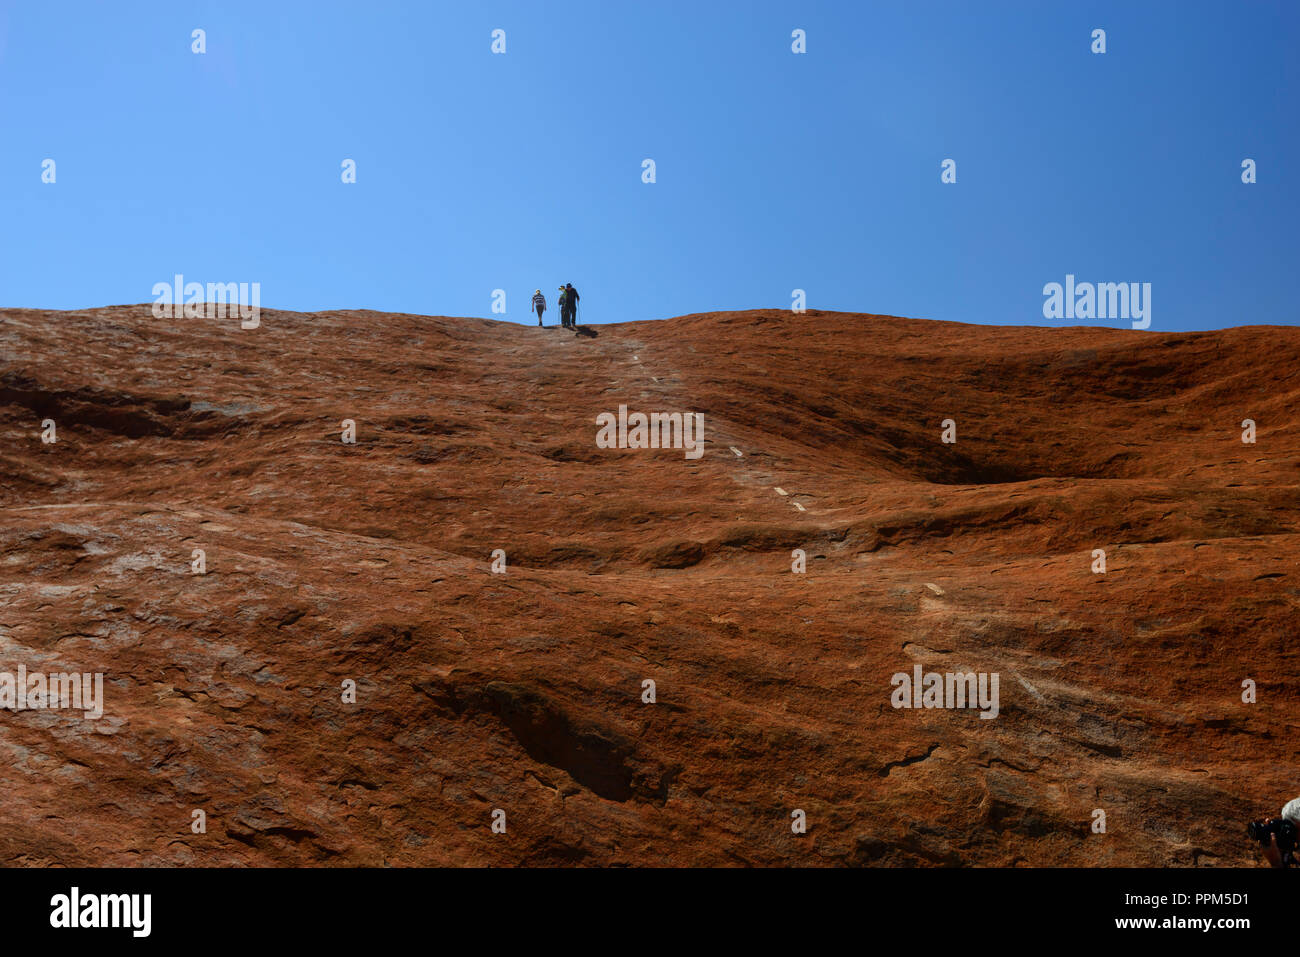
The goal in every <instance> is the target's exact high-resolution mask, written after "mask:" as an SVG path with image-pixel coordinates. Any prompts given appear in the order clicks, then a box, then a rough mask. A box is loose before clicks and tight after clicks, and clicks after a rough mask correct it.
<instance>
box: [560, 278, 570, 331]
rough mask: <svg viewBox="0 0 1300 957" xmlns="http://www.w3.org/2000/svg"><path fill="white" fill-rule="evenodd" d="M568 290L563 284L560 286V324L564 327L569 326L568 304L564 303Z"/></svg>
mask: <svg viewBox="0 0 1300 957" xmlns="http://www.w3.org/2000/svg"><path fill="white" fill-rule="evenodd" d="M567 293H568V290H567V289H565V288H564V287H563V286H561V287H560V325H561V326H564V327H565V328H566V329H567V328H568V326H569V306H568V304H567V303H566V301H565V299H566V294H567Z"/></svg>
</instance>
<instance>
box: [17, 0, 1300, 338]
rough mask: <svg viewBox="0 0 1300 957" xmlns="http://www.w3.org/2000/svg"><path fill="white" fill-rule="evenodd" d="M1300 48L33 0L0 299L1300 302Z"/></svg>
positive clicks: (1136, 11)
mask: <svg viewBox="0 0 1300 957" xmlns="http://www.w3.org/2000/svg"><path fill="white" fill-rule="evenodd" d="M1098 27H1100V28H1103V29H1105V30H1106V34H1107V52H1106V53H1105V54H1104V55H1096V54H1093V53H1092V52H1090V44H1091V39H1090V34H1091V31H1092V30H1093V29H1094V28H1098ZM195 28H202V29H204V30H205V31H206V42H207V52H206V53H205V54H203V55H197V54H194V53H192V52H191V42H192V41H191V31H192V30H194V29H195ZM496 28H500V29H504V30H505V31H506V53H505V54H504V55H494V54H493V53H492V52H491V32H492V31H493V30H494V29H496ZM795 28H801V29H804V30H805V31H806V32H807V46H808V52H807V53H806V54H803V55H796V54H794V53H792V52H791V49H790V45H791V31H792V30H794V29H795ZM1298 49H1300V3H1296V2H1289V0H1281V2H1267V0H1239V2H1214V3H1210V2H1189V0H1179V2H1177V3H1175V2H1173V0H1159V2H1136V0H1124V2H1116V3H1066V2H1044V0H1026V2H1023V3H1005V2H979V3H975V2H968V0H955V2H920V0H909V2H898V3H871V2H866V0H853V2H849V0H844V2H815V0H798V2H774V0H773V2H751V0H745V2H741V0H693V2H692V0H653V2H630V0H592V2H577V0H547V2H539V0H524V2H512V3H507V2H469V0H463V2H447V3H441V2H408V3H397V2H386V0H364V2H349V3H346V4H344V3H337V2H333V0H316V2H310V3H306V2H303V3H298V2H282V0H260V2H249V0H221V2H185V0H167V2H162V0H159V2H154V3H141V2H129V0H84V2H66V3H65V2H56V0H30V2H15V3H10V4H7V5H0V212H2V214H0V224H3V234H4V238H3V240H2V242H3V256H2V257H0V306H26V307H42V308H56V309H70V308H81V307H89V306H98V305H107V304H115V303H127V302H147V301H150V300H151V299H152V294H151V289H152V287H153V284H154V283H156V282H161V281H169V280H170V279H171V277H172V275H173V274H174V273H177V272H180V273H183V274H184V275H185V276H186V278H187V279H188V280H196V281H200V282H226V281H246V282H253V281H256V282H260V283H261V288H262V305H263V307H264V308H284V309H296V310H305V311H313V310H322V309H335V308H369V309H378V310H386V311H401V312H413V313H425V314H439V315H477V316H490V315H491V294H492V290H494V289H496V288H503V289H505V290H506V292H507V305H508V310H509V311H508V313H507V315H506V316H505V317H504V318H508V319H511V320H515V321H530V319H529V317H528V316H527V308H528V299H529V297H530V295H531V294H532V291H533V289H534V288H535V287H537V286H541V287H542V288H543V290H544V291H545V292H546V293H547V296H548V299H549V300H550V301H551V302H552V312H550V313H548V319H550V320H554V319H556V318H557V316H556V313H555V311H554V290H555V287H556V286H557V285H559V284H560V283H562V282H565V281H572V282H573V283H574V284H575V285H576V286H577V287H578V288H579V289H580V290H581V292H582V296H583V306H584V310H583V320H584V321H589V322H602V321H623V320H632V319H650V318H660V317H665V316H673V315H680V314H682V313H688V312H703V311H711V310H721V309H745V308H759V307H782V308H788V307H789V306H790V303H791V290H793V289H795V288H802V289H804V290H806V291H807V297H808V307H809V308H813V309H839V310H848V311H861V312H878V313H889V314H895V315H905V316H920V317H927V318H937V319H952V320H959V321H965V322H988V323H1001V324H1026V323H1028V324H1036V325H1052V324H1053V323H1052V322H1051V321H1049V320H1045V319H1044V318H1043V315H1042V304H1043V294H1042V288H1043V285H1044V284H1045V283H1048V282H1053V281H1056V282H1063V281H1064V277H1065V275H1066V274H1067V273H1072V274H1074V275H1076V276H1077V277H1078V279H1079V280H1080V281H1084V280H1087V281H1096V282H1120V281H1126V282H1150V283H1151V284H1152V318H1153V322H1152V325H1151V328H1152V329H1153V330H1170V329H1202V328H1215V327H1222V326H1229V325H1241V324H1247V323H1284V324H1294V323H1296V321H1297V318H1298V315H1297V305H1296V303H1297V293H1296V289H1295V284H1296V282H1297V272H1298V270H1297V265H1298V264H1300V233H1298V230H1300V224H1298V220H1300V217H1298V216H1297V213H1300V203H1298V202H1297V198H1298V197H1300V191H1298V187H1297V182H1298V180H1300V155H1297V143H1298V140H1300V130H1298V126H1300V124H1298V122H1297V121H1298V120H1300V95H1298V94H1300V89H1298V87H1300V77H1298V73H1297V71H1298V69H1300V67H1298V66H1297V64H1298V63H1300V56H1298V55H1297V50H1298ZM1247 157H1249V158H1251V159H1254V160H1255V161H1256V162H1257V164H1258V174H1257V175H1258V182H1257V183H1256V184H1254V185H1249V186H1248V185H1244V184H1243V183H1242V182H1241V165H1240V164H1241V161H1242V160H1243V159H1244V158H1247ZM46 158H52V159H54V160H55V162H56V164H57V167H56V172H57V182H56V183H55V184H53V185H48V184H43V183H42V182H41V163H42V161H43V160H44V159H46ZM345 158H351V159H354V160H355V161H356V163H357V180H358V181H357V183H356V184H355V185H345V184H343V183H342V182H340V172H341V170H340V164H341V162H342V161H343V160H344V159H345ZM645 158H651V159H653V160H655V162H656V164H657V178H658V181H657V182H656V183H655V184H653V185H647V184H644V183H642V181H641V163H642V160H643V159H645ZM947 158H952V159H954V160H955V161H956V163H957V183H956V184H955V185H945V184H943V183H941V182H940V164H941V162H942V161H943V160H944V159H947ZM1059 324H1070V323H1064V322H1062V323H1059ZM1097 324H1100V325H1113V326H1117V327H1127V326H1128V323H1126V322H1124V321H1122V320H1108V321H1099V322H1098V323H1097Z"/></svg>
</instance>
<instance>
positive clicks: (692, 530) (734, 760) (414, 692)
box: [0, 306, 1300, 866]
mask: <svg viewBox="0 0 1300 957" xmlns="http://www.w3.org/2000/svg"><path fill="white" fill-rule="evenodd" d="M590 331H591V332H594V333H596V335H594V336H573V335H571V334H569V333H567V332H562V331H560V330H557V329H553V328H548V329H538V328H536V327H529V326H527V325H524V326H518V325H511V324H504V323H497V322H488V321H484V320H477V319H448V318H437V317H422V316H410V315H388V314H380V313H373V312H364V311H352V312H332V313H316V314H303V313H290V312H274V311H264V312H263V315H262V323H261V327H260V328H258V329H256V330H240V329H239V328H238V323H237V321H233V320H213V319H189V320H159V319H155V318H153V317H152V316H151V314H150V310H149V307H148V306H117V307H110V308H104V309H94V310H87V311H82V312H43V311H38V310H22V309H10V310H2V311H0V358H2V362H0V438H2V441H0V479H2V482H3V487H2V489H0V515H3V522H2V523H0V671H13V670H15V669H16V668H17V666H18V665H19V664H23V665H24V666H25V667H26V668H27V669H28V670H38V669H44V670H46V671H72V670H76V671H90V672H94V671H100V672H103V673H104V675H105V682H106V684H105V698H106V702H105V715H104V717H103V718H102V719H100V720H98V721H87V720H83V719H81V718H80V717H78V716H76V715H75V714H73V713H69V712H66V711H32V710H28V711H19V712H0V767H3V768H4V771H3V772H2V773H3V780H4V790H5V800H4V801H3V803H0V862H2V863H4V864H8V865H23V864H27V865H47V864H63V865H143V864H151V865H158V864H164V865H165V864H178V865H180V864H184V865H243V864H253V865H270V864H280V865H314V864H343V865H379V864H393V865H426V864H469V865H485V864H491V865H509V864H601V865H646V864H656V865H663V864H676V865H692V864H708V865H716V864H760V865H796V866H803V865H864V864H869V865H916V864H922V865H929V864H940V865H956V864H980V865H1010V864H1018V863H1028V864H1036V865H1055V864H1064V865H1135V864H1155V865H1178V866H1193V865H1225V864H1246V863H1250V862H1251V861H1252V860H1254V857H1253V855H1252V851H1251V848H1250V847H1249V846H1248V844H1247V842H1246V840H1245V835H1244V821H1245V820H1247V819H1249V818H1251V817H1258V816H1263V815H1266V814H1272V813H1276V811H1277V810H1278V808H1280V806H1281V804H1282V803H1283V802H1284V801H1285V800H1287V799H1289V798H1291V797H1295V796H1296V795H1297V794H1300V775H1297V773H1296V771H1297V768H1296V752H1297V745H1296V742H1297V740H1300V739H1298V738H1297V735H1300V719H1298V717H1297V715H1298V713H1300V712H1298V710H1297V690H1296V687H1297V678H1300V657H1298V656H1297V652H1296V650H1295V640H1296V637H1297V622H1300V613H1298V609H1300V577H1298V576H1300V569H1298V568H1297V556H1298V554H1300V547H1298V546H1300V538H1298V537H1297V505H1300V493H1298V491H1297V485H1298V480H1300V421H1298V418H1297V409H1298V408H1300V330H1296V329H1290V328H1277V327H1244V328H1236V329H1228V330H1224V331H1221V332H1213V333H1200V334H1192V333H1178V334H1160V333H1152V332H1131V331H1118V330H1104V329H1093V328H1072V329H1043V328H1006V327H981V326H967V325H959V324H954V323H943V322H927V321H919V320H908V319H896V318H891V317H882V316H867V315H849V314H841V313H819V312H809V313H807V314H804V315H791V314H789V313H784V312H777V311H754V312H742V313H713V314H706V315H696V316H686V317H682V318H678V319H672V320H666V321H663V322H655V323H627V324H622V325H606V326H597V327H592V329H591V330H590ZM620 404H625V405H627V406H628V408H629V409H631V410H637V411H644V412H651V411H665V412H674V411H675V412H702V413H703V414H704V421H705V433H704V437H705V440H706V441H707V443H708V445H707V452H706V454H705V455H704V456H703V458H701V459H698V460H690V459H687V458H686V457H685V456H684V455H683V454H682V452H681V451H680V450H619V449H600V448H597V447H596V444H595V441H594V439H595V434H596V425H595V419H596V416H597V415H599V414H600V413H602V412H616V411H617V409H618V406H619V405H620ZM47 418H48V419H53V420H54V421H55V423H56V427H57V435H58V441H57V443H55V444H53V445H46V444H43V443H42V442H41V440H40V431H41V423H42V420H44V419H47ZM949 418H950V419H953V420H954V421H955V423H956V428H957V439H958V441H957V443H956V444H955V445H945V444H943V443H942V442H940V432H941V422H942V421H943V420H944V419H949ZM1247 418H1249V419H1253V420H1254V421H1255V422H1256V423H1257V427H1258V440H1257V442H1256V444H1254V445H1246V444H1243V443H1242V441H1241V432H1242V426H1241V423H1242V421H1243V420H1244V419H1247ZM344 419H352V420H354V421H355V423H356V430H357V443H356V444H355V445H344V444H343V443H342V442H341V441H340V438H339V434H340V430H341V426H340V423H341V422H342V420H344ZM733 448H734V449H735V450H737V451H739V452H740V453H741V454H740V455H737V454H736V453H735V452H734V451H733ZM778 488H779V489H781V490H782V491H784V492H785V493H786V494H784V495H782V494H779V493H778V492H777V491H776V489H778ZM800 508H802V510H800ZM196 548H201V549H203V550H204V551H205V553H206V566H207V573H206V574H205V575H201V576H200V575H194V574H191V556H192V552H193V550H194V549H196ZM1099 548H1100V549H1104V550H1105V552H1106V561H1107V571H1106V573H1105V574H1104V575H1101V574H1094V573H1093V572H1092V571H1091V565H1092V563H1093V556H1092V553H1093V550H1094V549H1099ZM495 549H502V550H504V551H505V553H506V556H507V559H506V560H507V571H506V573H505V574H503V575H494V574H492V572H491V567H490V566H491V560H492V558H491V556H492V552H493V550H495ZM794 549H804V550H805V552H806V555H807V572H806V574H803V575H797V574H794V573H792V571H791V560H792V559H791V553H792V551H793V550H794ZM915 664H920V665H922V666H923V668H924V669H925V670H927V671H938V672H956V671H968V670H970V671H979V672H986V673H994V672H996V673H998V674H999V675H1000V679H1001V682H1000V713H999V715H998V717H997V718H996V719H994V720H983V719H981V718H980V716H979V712H978V711H976V710H969V709H968V710H944V709H934V710H927V709H920V710H916V709H902V708H900V709H895V708H894V707H892V706H891V693H892V691H893V688H892V686H891V676H892V675H894V674H895V673H898V672H902V673H908V674H910V673H911V671H912V669H913V666H914V665H915ZM348 679H351V680H354V681H355V682H356V685H357V698H358V700H357V703H356V704H355V705H352V704H345V703H343V702H342V700H341V690H340V689H341V685H342V683H343V682H344V681H345V680H348ZM646 679H651V680H653V681H654V682H655V683H656V693H657V701H656V703H654V704H645V703H643V702H642V682H643V681H644V680H646ZM1245 679H1253V680H1254V681H1255V682H1256V683H1257V685H1258V703H1255V704H1243V703H1242V700H1241V693H1242V681H1243V680H1245ZM498 808H499V809H503V810H504V811H505V812H506V819H507V831H506V833H505V834H495V833H493V832H492V830H491V823H492V812H493V810H494V809H498ZM195 809H202V810H204V811H205V813H206V815H207V833H206V834H194V833H192V831H191V812H192V811H193V810H195ZM795 809H801V810H803V811H804V812H805V813H806V816H807V822H808V831H807V833H806V834H803V835H798V834H794V833H792V832H791V826H790V823H791V812H792V811H794V810H795ZM1096 809H1101V810H1104V811H1105V813H1106V833H1105V834H1094V833H1092V832H1091V825H1092V822H1093V814H1094V810H1096Z"/></svg>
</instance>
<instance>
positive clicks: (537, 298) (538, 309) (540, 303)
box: [533, 289, 546, 326]
mask: <svg viewBox="0 0 1300 957" xmlns="http://www.w3.org/2000/svg"><path fill="white" fill-rule="evenodd" d="M533 311H534V312H535V313H537V324H538V325H539V326H540V325H541V324H542V313H544V312H545V311H546V297H545V296H543V295H542V291H541V290H540V289H539V290H537V291H536V292H535V293H533Z"/></svg>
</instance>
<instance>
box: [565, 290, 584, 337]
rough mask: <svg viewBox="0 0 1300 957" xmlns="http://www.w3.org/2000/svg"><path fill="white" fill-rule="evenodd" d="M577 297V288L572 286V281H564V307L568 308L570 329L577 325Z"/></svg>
mask: <svg viewBox="0 0 1300 957" xmlns="http://www.w3.org/2000/svg"><path fill="white" fill-rule="evenodd" d="M579 298H580V297H579V296H578V290H576V289H574V288H573V283H571V282H566V283H565V284H564V307H565V308H566V309H568V310H569V322H568V326H569V328H570V329H574V328H577V325H578V299H579Z"/></svg>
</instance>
